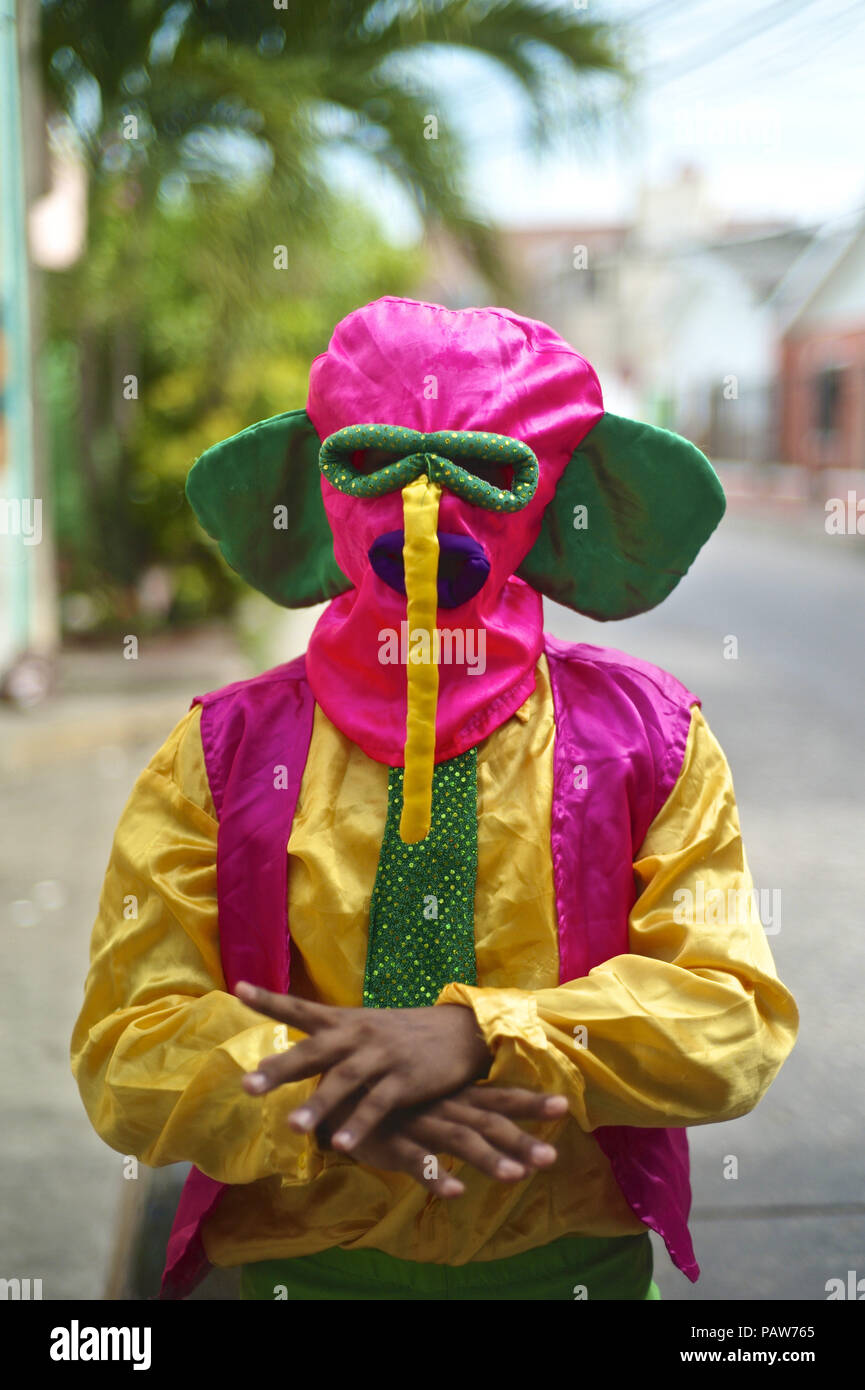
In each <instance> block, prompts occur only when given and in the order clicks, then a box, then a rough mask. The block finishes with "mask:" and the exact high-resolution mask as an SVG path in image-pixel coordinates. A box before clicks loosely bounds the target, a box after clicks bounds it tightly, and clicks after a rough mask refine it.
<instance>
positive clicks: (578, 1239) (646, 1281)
mask: <svg viewBox="0 0 865 1390" xmlns="http://www.w3.org/2000/svg"><path fill="white" fill-rule="evenodd" d="M240 1297H241V1298H242V1299H259V1300H270V1301H274V1300H275V1301H288V1302H290V1303H293V1302H296V1301H297V1300H302V1301H305V1302H308V1301H312V1300H326V1301H329V1302H332V1301H335V1300H344V1301H351V1300H357V1301H359V1302H366V1301H370V1300H384V1301H387V1302H394V1301H398V1300H409V1299H414V1300H418V1301H422V1302H429V1301H434V1300H435V1301H442V1300H445V1299H456V1300H480V1301H485V1302H495V1301H496V1300H498V1299H504V1300H512V1301H519V1302H526V1301H529V1300H531V1301H539V1300H543V1301H547V1300H551V1299H552V1300H567V1301H571V1300H575V1299H579V1300H582V1299H606V1300H612V1299H616V1300H630V1301H637V1300H639V1301H643V1300H646V1299H659V1298H660V1297H661V1295H660V1293H659V1291H658V1288H657V1285H656V1284H655V1283H653V1281H652V1246H651V1243H650V1241H649V1236H648V1233H646V1234H645V1235H639V1236H619V1237H616V1238H615V1239H601V1238H597V1237H589V1236H563V1237H562V1238H561V1239H559V1240H554V1241H552V1242H551V1243H550V1244H549V1245H543V1246H540V1247H538V1248H537V1249H535V1250H526V1251H524V1252H523V1253H522V1254H520V1255H511V1256H510V1257H509V1258H508V1259H505V1260H478V1261H475V1262H474V1263H471V1264H466V1265H438V1264H421V1263H419V1262H417V1261H415V1260H398V1259H396V1258H395V1257H394V1256H393V1255H385V1254H384V1253H383V1252H382V1251H381V1250H343V1249H341V1248H340V1247H339V1246H334V1247H333V1248H332V1249H330V1250H322V1251H320V1252H319V1253H318V1254H316V1255H302V1256H299V1257H297V1258H295V1259H291V1260H262V1261H261V1262H260V1263H258V1264H250V1265H244V1266H243V1269H242V1271H241V1285H240Z"/></svg>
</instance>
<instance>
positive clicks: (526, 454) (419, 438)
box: [318, 424, 538, 512]
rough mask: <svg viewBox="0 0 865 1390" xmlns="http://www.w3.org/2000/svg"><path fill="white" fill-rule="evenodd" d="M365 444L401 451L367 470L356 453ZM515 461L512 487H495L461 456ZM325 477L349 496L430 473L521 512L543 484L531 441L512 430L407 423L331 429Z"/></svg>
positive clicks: (497, 506) (485, 501) (490, 503)
mask: <svg viewBox="0 0 865 1390" xmlns="http://www.w3.org/2000/svg"><path fill="white" fill-rule="evenodd" d="M362 449H382V450H387V451H388V452H390V453H395V454H399V455H401V457H399V458H397V459H396V460H395V461H394V462H393V463H388V464H385V466H384V467H383V468H378V469H376V470H375V472H373V473H361V472H360V471H359V470H358V469H357V468H355V466H354V464H353V463H352V457H353V455H354V454H355V453H357V452H358V451H359V450H362ZM460 459H461V460H463V462H466V463H467V462H469V461H471V462H473V463H478V464H486V465H487V466H490V467H491V466H499V467H510V468H512V469H513V478H512V481H511V486H510V487H509V488H499V487H495V486H494V484H492V483H490V482H488V481H487V480H486V479H485V478H479V477H478V476H477V475H476V474H474V473H470V472H469V471H468V470H467V469H465V468H461V467H460V464H459V462H458V460H460ZM318 463H319V468H320V469H321V472H322V475H323V477H325V478H326V479H327V481H328V482H329V483H330V484H331V485H332V486H333V487H335V488H336V489H337V490H338V491H339V492H344V493H346V494H347V495H348V496H349V497H383V496H384V495H385V494H386V493H388V492H397V491H400V490H401V489H402V488H404V487H405V486H406V485H407V484H408V483H411V482H413V481H414V479H415V478H419V477H420V476H421V474H423V473H425V474H426V475H427V477H428V478H429V479H430V481H431V482H435V483H439V484H440V485H441V486H442V487H446V488H447V489H448V491H449V492H452V493H454V495H455V496H457V497H462V498H464V499H465V501H466V502H471V503H473V504H474V505H475V506H477V507H485V508H486V509H487V510H488V511H494V512H518V511H521V510H522V508H523V507H525V506H528V504H529V502H531V500H532V498H533V497H534V495H535V491H536V490H537V486H538V460H537V457H536V455H535V454H534V452H533V451H532V450H531V449H530V448H529V446H528V444H523V443H521V441H520V440H518V439H511V438H510V436H509V435H506V434H486V433H484V432H482V431H477V430H436V431H435V432H434V433H433V434H423V433H422V432H421V431H420V430H410V429H403V428H402V427H401V426H400V425H375V424H370V425H347V426H346V427H345V429H341V430H337V431H336V432H335V433H334V434H331V435H328V437H327V439H325V441H324V443H323V444H322V446H321V450H320V452H319V457H318Z"/></svg>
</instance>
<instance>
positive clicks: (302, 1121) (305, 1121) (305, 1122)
mask: <svg viewBox="0 0 865 1390" xmlns="http://www.w3.org/2000/svg"><path fill="white" fill-rule="evenodd" d="M288 1118H289V1122H290V1123H291V1124H293V1125H296V1126H297V1128H298V1129H310V1128H311V1127H312V1118H313V1117H312V1111H311V1110H295V1111H293V1112H292V1114H291V1115H289V1117H288Z"/></svg>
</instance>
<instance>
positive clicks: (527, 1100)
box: [453, 1085, 569, 1120]
mask: <svg viewBox="0 0 865 1390" xmlns="http://www.w3.org/2000/svg"><path fill="white" fill-rule="evenodd" d="M453 1099H454V1100H455V1101H456V1100H460V1101H463V1100H465V1101H468V1103H469V1104H471V1105H472V1106H475V1107H477V1108H478V1109H480V1110H494V1111H495V1112H496V1113H497V1114H499V1115H509V1116H510V1117H511V1119H514V1120H557V1119H561V1118H562V1117H563V1116H564V1115H567V1113H568V1108H569V1107H568V1099H567V1096H562V1095H550V1094H547V1093H546V1092H543V1091H527V1090H524V1089H523V1088H522V1087H520V1086H476V1085H472V1086H465V1087H463V1089H462V1090H461V1091H458V1092H457V1093H456V1094H455V1095H454V1097H453Z"/></svg>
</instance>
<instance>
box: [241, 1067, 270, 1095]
mask: <svg viewBox="0 0 865 1390" xmlns="http://www.w3.org/2000/svg"><path fill="white" fill-rule="evenodd" d="M246 1081H247V1084H248V1086H249V1088H250V1090H252V1091H263V1090H265V1089H266V1087H267V1077H266V1076H265V1075H264V1072H261V1071H251V1072H249V1073H247V1077H246Z"/></svg>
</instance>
